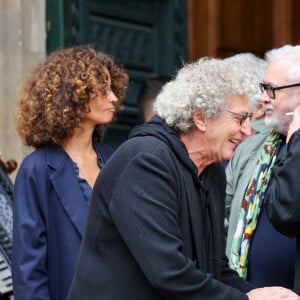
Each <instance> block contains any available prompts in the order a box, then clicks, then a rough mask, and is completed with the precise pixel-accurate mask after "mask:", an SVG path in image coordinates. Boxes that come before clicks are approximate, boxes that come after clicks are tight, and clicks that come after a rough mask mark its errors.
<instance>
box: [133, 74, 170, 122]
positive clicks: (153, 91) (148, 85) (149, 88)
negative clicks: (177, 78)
mask: <svg viewBox="0 0 300 300" xmlns="http://www.w3.org/2000/svg"><path fill="white" fill-rule="evenodd" d="M170 79H171V78H170V77H165V76H158V77H153V78H148V79H146V80H145V82H144V84H143V86H142V88H141V90H140V93H139V96H138V106H139V109H140V112H141V114H142V118H143V120H144V121H145V122H148V121H149V120H150V119H151V118H152V116H153V115H154V112H153V103H154V101H155V99H156V97H157V95H158V94H159V92H160V91H161V88H162V87H163V86H164V85H165V84H166V83H167V82H168V81H170Z"/></svg>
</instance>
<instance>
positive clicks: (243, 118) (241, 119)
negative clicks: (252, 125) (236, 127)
mask: <svg viewBox="0 0 300 300" xmlns="http://www.w3.org/2000/svg"><path fill="white" fill-rule="evenodd" d="M222 111H224V112H228V113H230V114H232V115H234V116H235V117H236V118H237V119H238V120H239V123H240V125H243V124H244V122H245V121H246V120H247V118H249V120H250V121H251V120H252V117H253V113H249V112H245V113H243V114H239V113H237V112H234V111H230V110H226V109H223V110H222Z"/></svg>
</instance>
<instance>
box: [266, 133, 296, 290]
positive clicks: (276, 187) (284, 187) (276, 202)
mask: <svg viewBox="0 0 300 300" xmlns="http://www.w3.org/2000/svg"><path fill="white" fill-rule="evenodd" d="M299 164H300V130H297V131H296V132H295V133H294V134H293V135H292V137H291V139H290V141H289V143H288V145H287V146H285V147H284V148H283V149H282V150H281V151H280V154H279V156H278V159H277V160H276V163H275V165H274V167H273V169H272V174H271V178H270V183H269V188H268V191H267V193H266V196H265V203H266V208H267V212H268V217H269V219H270V221H271V223H272V224H273V226H274V227H275V228H276V229H277V230H278V231H279V232H281V233H283V234H285V235H287V236H291V237H292V236H293V237H297V249H296V265H295V282H294V289H295V291H296V292H297V293H298V294H299V295H300V205H299V201H300V184H299V177H300V176H299Z"/></svg>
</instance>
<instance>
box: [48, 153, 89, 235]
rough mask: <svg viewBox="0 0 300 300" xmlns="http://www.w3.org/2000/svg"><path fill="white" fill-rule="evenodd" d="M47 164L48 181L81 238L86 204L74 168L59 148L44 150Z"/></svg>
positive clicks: (84, 222)
mask: <svg viewBox="0 0 300 300" xmlns="http://www.w3.org/2000/svg"><path fill="white" fill-rule="evenodd" d="M46 155H47V163H48V165H49V166H50V167H51V168H52V169H53V173H52V174H51V176H50V180H51V182H52V184H53V188H54V190H55V191H56V193H57V196H58V198H59V200H60V201H61V203H62V205H63V207H64V208H65V211H66V213H67V215H68V216H69V218H70V220H71V221H72V223H73V224H74V226H75V228H76V229H77V231H78V233H79V234H80V236H81V237H82V236H83V232H84V228H85V224H86V219H87V212H88V203H87V201H86V200H85V199H84V196H83V194H82V191H81V188H80V185H79V183H78V178H77V176H76V174H75V172H74V166H73V165H72V163H71V161H70V160H69V158H68V156H67V154H66V153H65V152H64V151H63V150H62V149H60V148H56V149H53V148H50V147H49V148H46Z"/></svg>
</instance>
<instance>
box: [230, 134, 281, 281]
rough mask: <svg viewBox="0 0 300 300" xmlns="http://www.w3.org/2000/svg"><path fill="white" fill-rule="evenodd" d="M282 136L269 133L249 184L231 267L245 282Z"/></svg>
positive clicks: (232, 247)
mask: <svg viewBox="0 0 300 300" xmlns="http://www.w3.org/2000/svg"><path fill="white" fill-rule="evenodd" d="M281 142H282V136H281V135H280V134H279V133H277V132H275V131H274V130H273V131H272V132H270V134H269V136H268V137H267V139H266V143H265V144H264V146H263V151H262V153H261V156H260V158H259V159H258V161H257V163H256V166H255V168H254V172H253V175H252V177H251V179H250V181H249V185H248V187H247V190H246V193H245V196H244V199H243V201H242V207H241V212H240V216H239V220H238V224H237V228H236V231H235V234H234V237H233V242H232V246H231V252H230V258H229V263H230V267H231V268H232V269H234V270H236V271H237V272H238V273H239V275H240V276H241V277H242V278H245V279H246V278H247V263H248V251H249V247H250V243H251V239H252V236H253V234H254V231H255V229H256V224H257V221H258V217H259V213H260V209H261V206H262V203H263V200H264V196H265V191H266V189H267V186H268V182H269V178H270V175H271V169H272V166H273V164H274V162H275V160H276V157H277V154H278V150H279V146H280V144H281Z"/></svg>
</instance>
